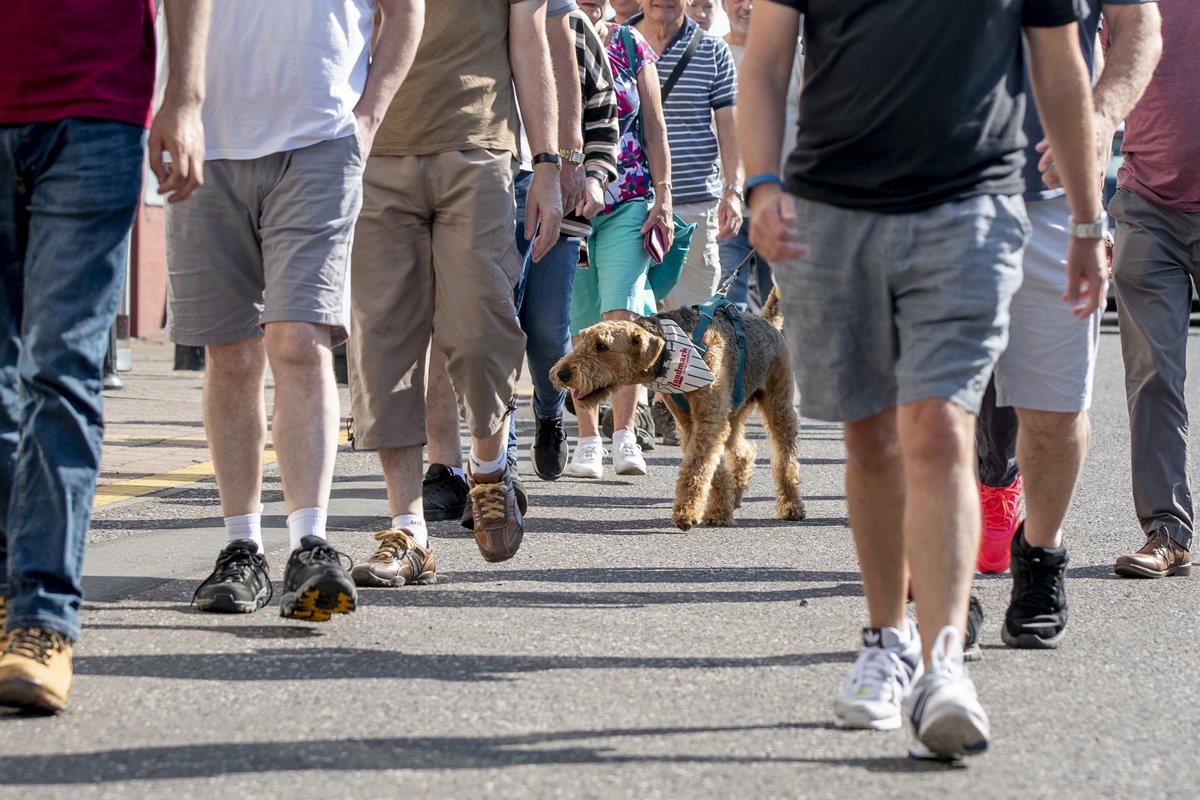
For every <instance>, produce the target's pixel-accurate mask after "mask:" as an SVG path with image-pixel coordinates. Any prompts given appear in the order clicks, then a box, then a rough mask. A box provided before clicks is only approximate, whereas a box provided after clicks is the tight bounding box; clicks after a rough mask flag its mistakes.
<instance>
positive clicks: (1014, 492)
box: [978, 475, 1022, 572]
mask: <svg viewBox="0 0 1200 800" xmlns="http://www.w3.org/2000/svg"><path fill="white" fill-rule="evenodd" d="M1021 484H1022V480H1021V476H1020V475H1018V476H1017V479H1016V480H1015V481H1013V482H1012V484H1011V485H1009V486H999V487H993V486H984V485H983V484H982V483H981V484H979V503H980V505H981V506H982V507H983V536H982V537H980V540H979V561H978V566H979V571H980V572H1004V571H1005V570H1006V569H1008V559H1009V544H1010V543H1011V542H1012V538H1013V534H1014V533H1015V532H1016V530H1017V526H1018V525H1020V524H1021Z"/></svg>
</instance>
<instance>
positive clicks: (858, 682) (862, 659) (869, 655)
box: [849, 647, 912, 694]
mask: <svg viewBox="0 0 1200 800" xmlns="http://www.w3.org/2000/svg"><path fill="white" fill-rule="evenodd" d="M911 679H912V675H911V674H910V673H909V671H908V668H907V667H906V666H905V665H904V662H903V661H901V660H900V657H899V656H898V655H896V654H895V653H893V652H892V651H891V650H889V649H888V648H886V647H868V648H866V649H864V650H863V651H862V655H861V656H859V658H858V660H857V661H855V662H854V669H853V671H852V672H851V673H850V677H849V683H850V684H851V685H852V686H855V687H861V686H864V685H867V686H872V687H875V689H876V692H875V693H876V694H880V691H879V690H880V689H882V688H883V687H885V686H890V682H892V681H895V682H897V683H899V684H900V686H901V687H906V686H908V683H909V681H910V680H911Z"/></svg>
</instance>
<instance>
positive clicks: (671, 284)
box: [621, 25, 701, 303]
mask: <svg viewBox="0 0 1200 800" xmlns="http://www.w3.org/2000/svg"><path fill="white" fill-rule="evenodd" d="M700 35H701V34H700V28H699V26H697V28H696V32H695V33H694V34H692V38H691V41H689V42H688V44H687V47H686V48H685V49H684V51H683V54H682V55H680V57H679V63H678V64H676V65H675V69H673V70H671V74H670V75H669V76H668V77H667V82H666V83H664V84H663V87H662V94H661V97H662V101H663V102H666V99H667V95H668V94H670V93H671V89H672V88H673V87H674V86H675V84H676V83H677V82H678V81H679V76H680V75H682V74H683V68H684V67H686V66H687V64H688V62H689V61H691V60H692V54H693V53H695V52H696V47H697V46H698V45H699V44H700ZM621 46H622V47H624V48H625V58H626V59H628V60H629V63H630V64H631V65H632V64H635V63H636V61H635V59H636V58H637V48H636V47H634V46H633V37H632V36H631V35H630V33H629V26H628V25H622V26H621ZM635 71H636V67H635ZM637 137H638V140H639V141H640V142H642V150H643V151H644V150H645V149H646V146H645V139H644V138H643V137H642V106H641V103H638V120H637ZM673 216H674V225H675V238H674V239H673V240H672V242H671V247H670V248H669V249H668V250H667V252H666V253H665V254H664V255H663V257H662V261H661V262H655V261H654V260H653V259H652V260H651V263H650V268H649V269H648V270H646V283H647V284H648V285H649V286H650V291H652V292H653V293H654V299H655V300H656V301H658V302H660V303H661V302H662V301H663V300H664V299H666V297H667V295H668V294H669V293H670V291H671V290H672V289H674V288H675V284H676V283H678V282H679V276H680V274H682V272H683V263H684V262H685V261H686V260H687V254H688V248H689V247H690V246H691V242H692V233H694V232H695V230H696V223H694V222H693V223H691V224H690V225H689V224H688V223H686V222H684V221H683V220H682V219H681V218H680V217H679V215H678V214H675V215H673ZM647 252H649V250H647ZM652 255H653V254H652Z"/></svg>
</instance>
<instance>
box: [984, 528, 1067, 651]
mask: <svg viewBox="0 0 1200 800" xmlns="http://www.w3.org/2000/svg"><path fill="white" fill-rule="evenodd" d="M1069 561H1070V559H1069V558H1068V557H1067V548H1065V547H1056V548H1053V549H1046V548H1043V547H1030V546H1029V544H1028V543H1026V541H1025V523H1023V522H1022V523H1021V525H1020V526H1019V527H1018V528H1017V532H1016V535H1014V536H1013V540H1012V563H1011V566H1010V567H1009V569H1011V570H1012V577H1013V588H1012V599H1011V600H1010V601H1009V604H1008V611H1007V613H1005V615H1004V626H1003V627H1002V628H1001V629H1000V637H1001V638H1002V639H1003V640H1004V643H1005V644H1006V645H1008V646H1009V647H1018V648H1023V649H1036V650H1047V649H1051V648H1055V647H1058V644H1059V642H1060V641H1061V640H1062V636H1063V632H1064V630H1065V629H1066V627H1067V586H1066V572H1067V563H1068V562H1069Z"/></svg>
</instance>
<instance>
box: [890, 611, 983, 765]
mask: <svg viewBox="0 0 1200 800" xmlns="http://www.w3.org/2000/svg"><path fill="white" fill-rule="evenodd" d="M904 705H905V708H906V709H907V711H908V716H909V722H910V723H911V724H912V730H913V741H912V743H911V744H910V746H909V749H908V754H909V756H910V757H912V758H932V759H939V760H953V759H957V758H962V757H963V756H974V755H978V754H979V753H982V752H983V751H984V750H987V746H988V734H989V726H988V717H987V712H985V711H984V710H983V707H982V706H981V705H979V700H978V699H977V698H976V696H975V684H973V683H971V679H970V678H969V677H967V668H966V666H964V665H963V651H962V640H961V639H960V638H959V633H958V628H955V627H954V626H952V625H947V626H946V627H944V628H942V629H941V631H939V632H938V636H937V639H936V640H935V641H934V643H933V651H932V652H931V653H930V655H929V669H928V671H926V673H925V674H924V676H922V677H921V679H920V680H918V681H917V682H916V685H915V686H914V687H913V690H912V694H910V695H909V696H908V699H907V700H905V701H904Z"/></svg>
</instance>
